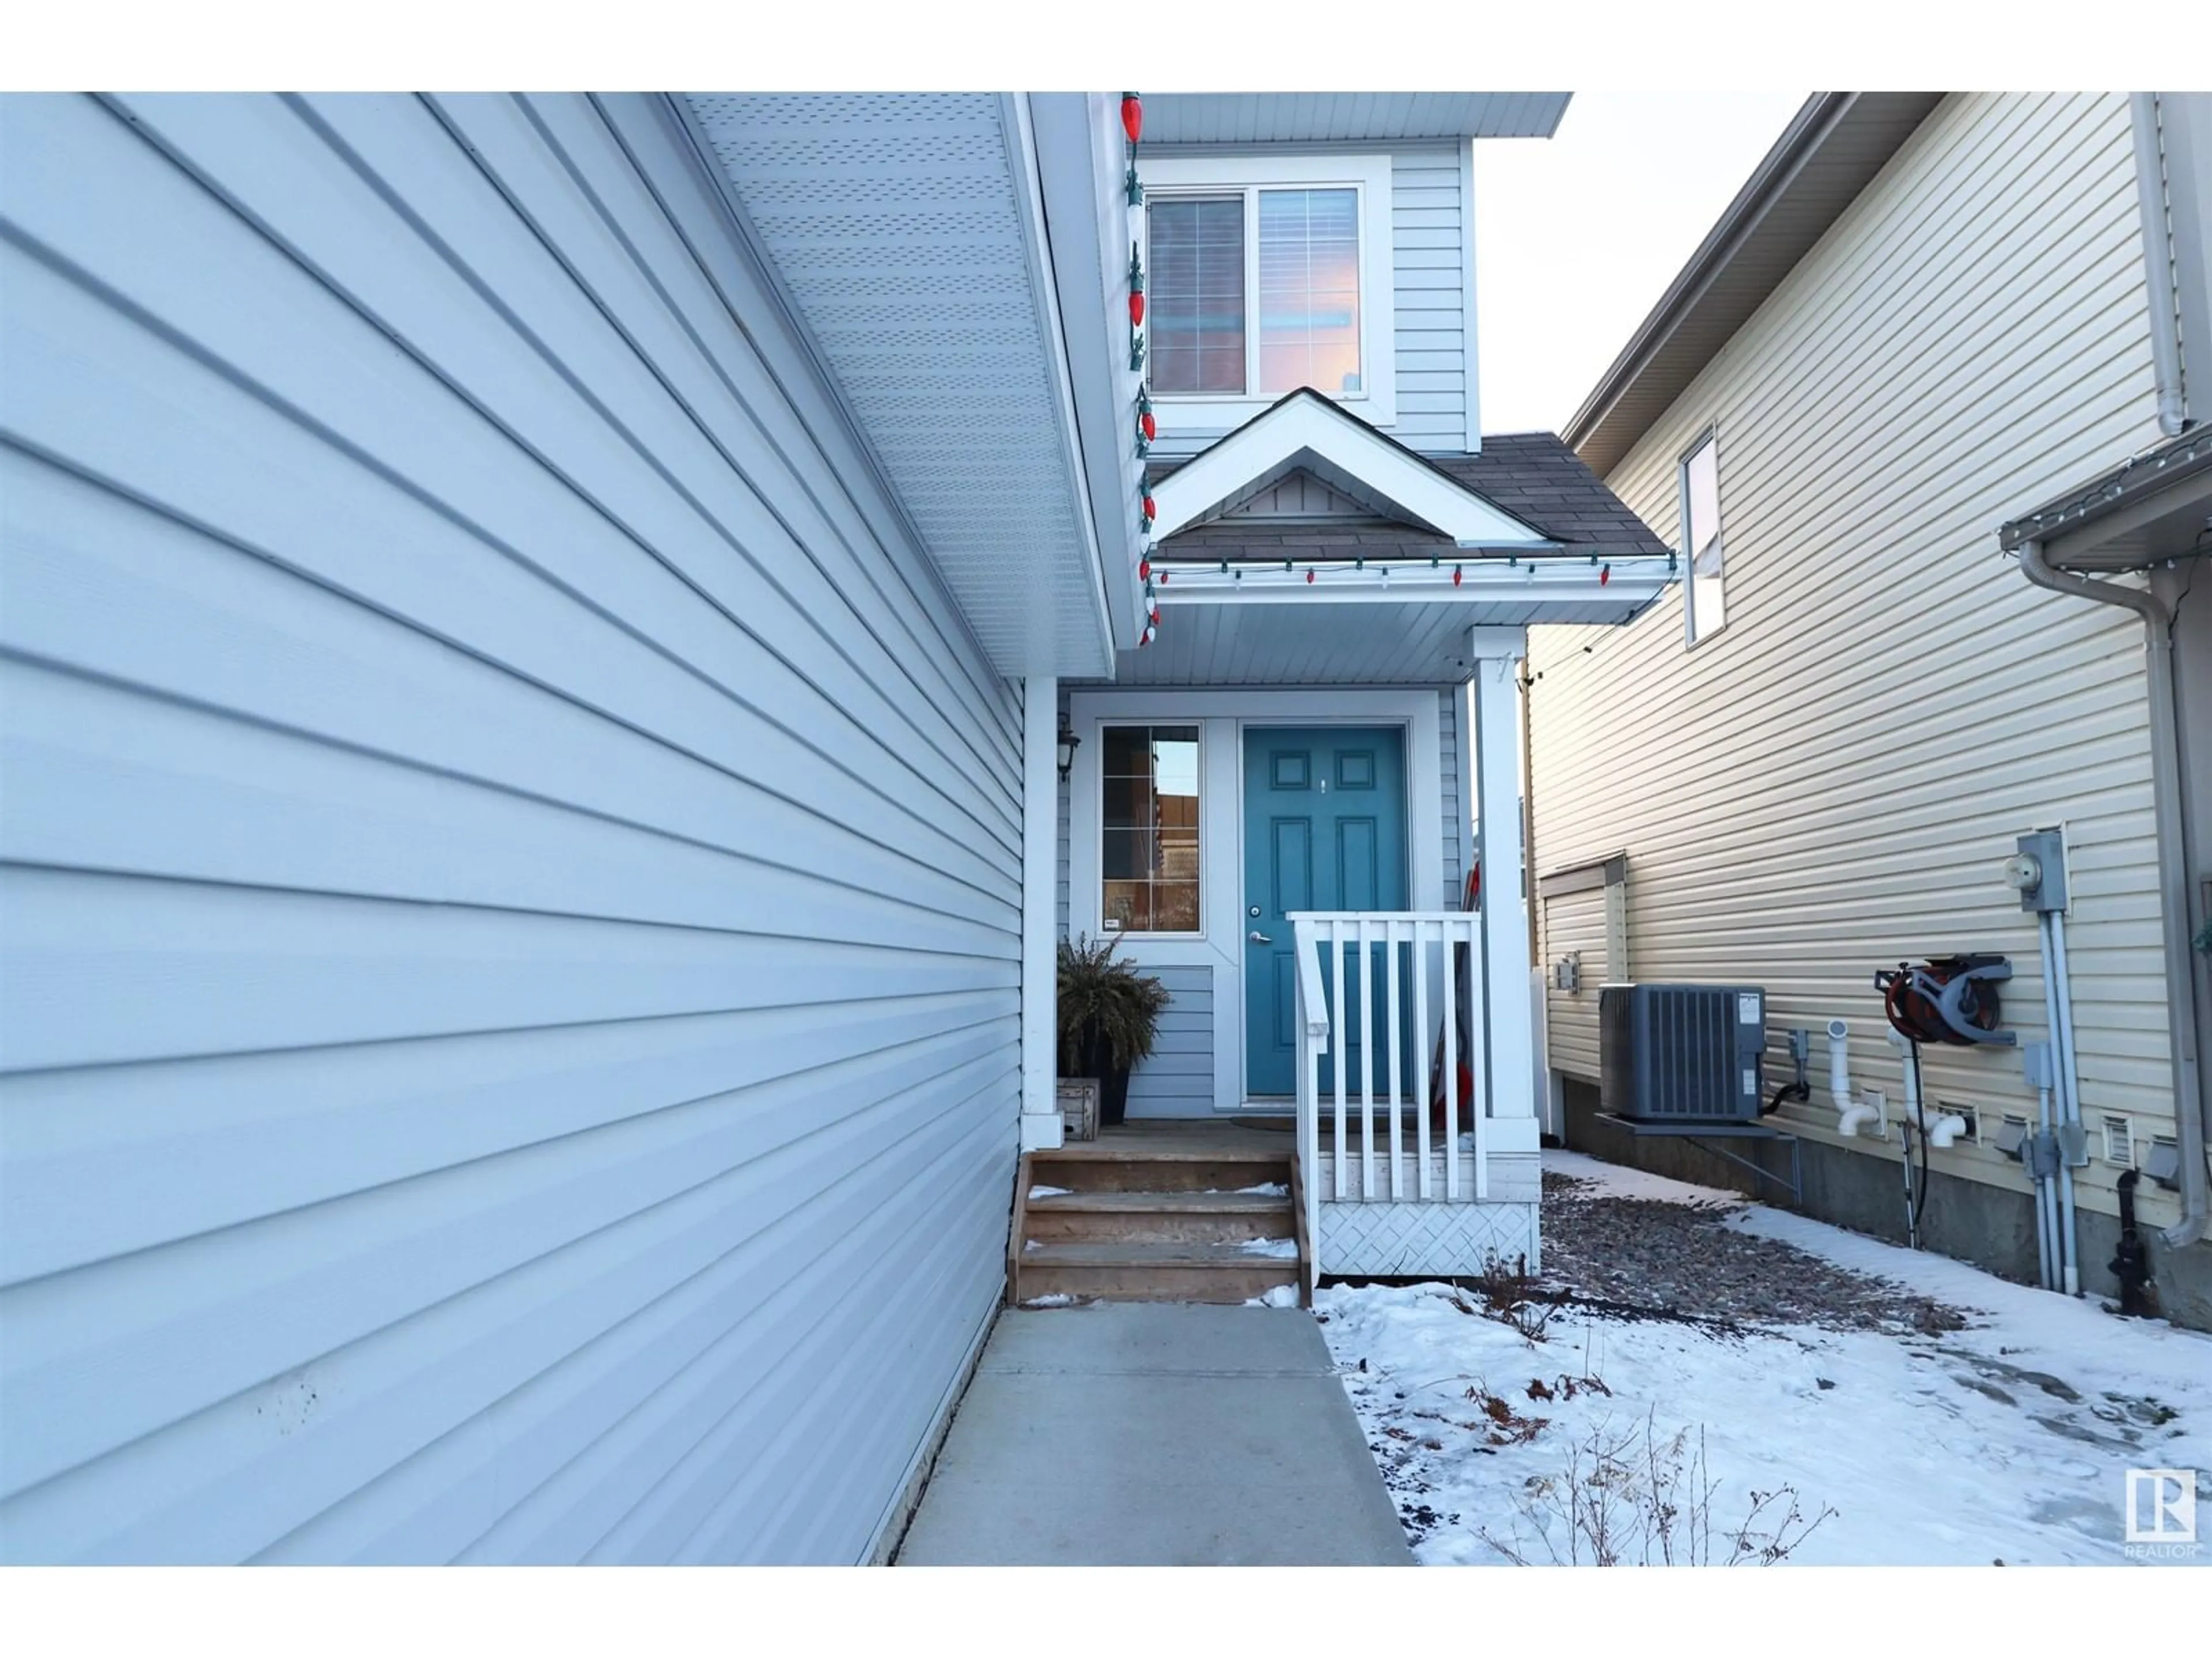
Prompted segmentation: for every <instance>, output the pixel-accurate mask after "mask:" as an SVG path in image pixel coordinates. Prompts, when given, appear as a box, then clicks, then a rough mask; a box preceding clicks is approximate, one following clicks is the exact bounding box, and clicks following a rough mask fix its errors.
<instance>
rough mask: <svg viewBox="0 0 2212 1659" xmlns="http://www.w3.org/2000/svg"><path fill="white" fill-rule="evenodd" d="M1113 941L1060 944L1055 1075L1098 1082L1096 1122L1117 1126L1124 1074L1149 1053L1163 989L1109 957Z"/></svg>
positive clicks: (1125, 1098) (1125, 1091) (1124, 1098)
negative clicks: (1058, 1066)
mask: <svg viewBox="0 0 2212 1659" xmlns="http://www.w3.org/2000/svg"><path fill="white" fill-rule="evenodd" d="M1120 942H1121V941H1120V940H1118V939H1097V940H1094V939H1091V937H1090V936H1089V935H1088V934H1085V935H1083V936H1082V937H1080V938H1079V939H1076V941H1075V942H1074V943H1073V944H1072V945H1071V944H1070V943H1068V941H1067V940H1066V939H1062V940H1061V941H1060V1075H1061V1076H1063V1077H1095V1078H1097V1079H1098V1121H1099V1122H1100V1123H1101V1124H1102V1125H1105V1124H1115V1123H1119V1122H1121V1120H1122V1116H1123V1115H1124V1114H1125V1113H1126V1112H1127V1109H1128V1103H1129V1068H1130V1067H1131V1066H1134V1065H1135V1064H1136V1063H1137V1062H1138V1061H1139V1060H1143V1059H1144V1058H1145V1057H1146V1055H1148V1054H1151V1053H1152V1044H1153V1043H1154V1042H1155V1041H1157V1040H1158V1036H1159V1030H1160V1014H1161V1012H1162V1011H1163V1010H1164V1009H1165V1008H1166V1007H1167V1006H1168V993H1167V987H1165V986H1164V985H1162V984H1161V983H1160V982H1159V981H1158V980H1157V979H1155V978H1153V977H1152V975H1149V974H1140V973H1139V972H1138V971H1137V969H1136V968H1135V967H1134V966H1133V964H1131V963H1126V962H1123V961H1121V960H1120V959H1119V958H1117V957H1115V954H1114V947H1115V945H1118V944H1119V943H1120Z"/></svg>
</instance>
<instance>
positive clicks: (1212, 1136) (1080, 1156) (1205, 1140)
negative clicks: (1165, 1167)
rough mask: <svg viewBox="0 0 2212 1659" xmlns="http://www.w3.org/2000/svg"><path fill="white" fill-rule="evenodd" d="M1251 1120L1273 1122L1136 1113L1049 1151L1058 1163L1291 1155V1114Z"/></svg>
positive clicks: (1211, 1160) (1292, 1147)
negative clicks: (1139, 1115) (1144, 1116)
mask: <svg viewBox="0 0 2212 1659" xmlns="http://www.w3.org/2000/svg"><path fill="white" fill-rule="evenodd" d="M1253 1121H1258V1122H1261V1123H1264V1124H1267V1125H1269V1126H1273V1127H1265V1128H1253V1127H1245V1121H1239V1120H1236V1119H1228V1120H1221V1121H1215V1120H1212V1119H1206V1118H1151V1119H1138V1120H1133V1121H1129V1122H1126V1123H1117V1124H1115V1125H1113V1126H1112V1127H1108V1128H1103V1129H1101V1130H1099V1132H1098V1139H1096V1140H1071V1141H1069V1142H1068V1143H1067V1144H1066V1145H1065V1146H1057V1147H1054V1149H1053V1150H1052V1152H1051V1157H1052V1158H1053V1160H1054V1162H1059V1163H1068V1162H1092V1161H1095V1162H1100V1163H1109V1164H1110V1163H1130V1162H1139V1161H1147V1160H1154V1159H1168V1160H1183V1159H1188V1160H1190V1161H1192V1162H1218V1161H1221V1160H1225V1159H1229V1160H1234V1161H1237V1162H1240V1163H1241V1162H1244V1161H1247V1160H1249V1159H1255V1158H1288V1157H1289V1156H1290V1155H1291V1152H1292V1150H1293V1149H1294V1146H1295V1145H1296V1142H1297V1136H1296V1135H1295V1134H1293V1133H1291V1127H1292V1124H1293V1123H1294V1121H1295V1120H1294V1119H1292V1118H1291V1117H1289V1116H1287V1115H1285V1116H1283V1117H1279V1118H1275V1117H1269V1118H1261V1119H1258V1120H1253Z"/></svg>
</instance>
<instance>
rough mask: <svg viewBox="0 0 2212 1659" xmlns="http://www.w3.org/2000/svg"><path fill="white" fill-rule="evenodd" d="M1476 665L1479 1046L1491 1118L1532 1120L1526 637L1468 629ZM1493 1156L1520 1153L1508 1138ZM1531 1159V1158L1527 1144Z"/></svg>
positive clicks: (1514, 630)
mask: <svg viewBox="0 0 2212 1659" xmlns="http://www.w3.org/2000/svg"><path fill="white" fill-rule="evenodd" d="M1527 653H1528V635H1527V633H1526V632H1525V631H1524V630H1522V629H1518V628H1475V629H1469V630H1468V658H1469V660H1470V661H1472V662H1473V663H1474V777H1475V787H1474V802H1475V818H1476V822H1477V823H1479V824H1480V826H1481V829H1482V837H1481V842H1482V964H1483V975H1482V987H1483V1005H1484V1006H1483V1040H1484V1046H1485V1048H1486V1053H1487V1055H1488V1060H1489V1070H1490V1079H1489V1081H1490V1092H1489V1095H1488V1101H1489V1107H1490V1114H1491V1115H1492V1117H1493V1118H1505V1119H1514V1118H1519V1119H1525V1120H1527V1121H1528V1126H1529V1127H1531V1128H1532V1129H1533V1127H1534V1121H1535V1115H1536V1073H1535V1055H1534V1042H1533V1040H1532V1036H1531V1031H1530V1018H1531V1017H1530V1014H1529V1009H1528V1003H1529V990H1528V969H1529V961H1528V927H1527V924H1526V923H1525V921H1523V919H1522V914H1521V903H1522V898H1521V704H1520V697H1521V686H1520V676H1521V660H1522V658H1523V657H1524V656H1525V655H1527ZM1493 1145H1494V1146H1496V1148H1497V1150H1498V1151H1501V1152H1502V1151H1507V1150H1516V1151H1517V1150H1521V1149H1520V1148H1519V1147H1518V1146H1515V1145H1513V1144H1512V1138H1511V1137H1499V1138H1494V1139H1493ZM1527 1150H1528V1151H1531V1152H1533V1151H1534V1150H1535V1141H1534V1138H1533V1135H1532V1136H1531V1137H1530V1138H1529V1139H1528V1147H1527Z"/></svg>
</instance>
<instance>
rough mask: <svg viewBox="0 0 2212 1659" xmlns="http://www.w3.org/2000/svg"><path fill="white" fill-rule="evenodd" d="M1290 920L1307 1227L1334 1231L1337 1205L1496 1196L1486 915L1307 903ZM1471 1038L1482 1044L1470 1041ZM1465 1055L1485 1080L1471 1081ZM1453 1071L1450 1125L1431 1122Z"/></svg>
mask: <svg viewBox="0 0 2212 1659" xmlns="http://www.w3.org/2000/svg"><path fill="white" fill-rule="evenodd" d="M1289 920H1290V922H1291V927H1292V928H1293V929H1294V930H1295V933H1296V936H1297V994H1296V995H1297V1031H1298V1042H1299V1048H1298V1094H1297V1100H1298V1158H1299V1162H1300V1164H1302V1165H1303V1166H1304V1175H1305V1183H1304V1185H1305V1206H1306V1231H1307V1237H1310V1238H1312V1239H1315V1240H1318V1239H1320V1237H1322V1226H1321V1209H1322V1205H1324V1204H1327V1203H1353V1204H1357V1203H1363V1202H1366V1203H1379V1202H1389V1203H1400V1204H1403V1203H1420V1204H1428V1203H1437V1204H1474V1203H1480V1202H1483V1201H1485V1200H1487V1199H1488V1198H1489V1196H1490V1160H1489V1158H1488V1156H1487V1153H1488V1148H1487V1147H1486V1145H1485V1142H1486V1139H1487V1137H1486V1133H1485V1123H1486V1113H1485V1111H1484V1106H1483V1101H1482V1085H1481V1078H1482V1060H1481V1054H1480V1044H1481V1041H1482V1036H1481V1018H1482V1016H1481V1012H1480V1011H1481V1009H1482V1006H1483V998H1482V918H1481V915H1480V913H1479V912H1476V911H1471V910H1432V911H1395V912H1375V911H1365V912H1354V911H1343V912H1324V911H1300V912H1297V913H1296V914H1294V915H1291V917H1290V918H1289ZM1347 985H1348V986H1349V987H1351V988H1350V991H1349V995H1350V998H1351V1001H1352V1006H1351V1008H1350V1009H1349V1010H1347V1008H1346V996H1347V988H1346V987H1347ZM1454 1009H1462V1010H1466V1011H1469V1015H1470V1017H1469V1018H1468V1027H1467V1030H1466V1031H1465V1032H1464V1033H1463V1032H1462V1030H1461V1026H1460V1022H1459V1020H1457V1019H1455V1018H1450V1017H1449V1012H1450V1011H1451V1010H1454ZM1409 1022H1410V1023H1409ZM1355 1035H1356V1036H1357V1053H1356V1054H1354V1053H1353V1046H1354V1045H1353V1038H1354V1036H1355ZM1378 1037H1379V1038H1381V1039H1382V1043H1381V1046H1382V1048H1383V1053H1382V1054H1379V1055H1378V1054H1376V1046H1377V1042H1376V1040H1377V1038H1378ZM1470 1039H1471V1044H1470ZM1469 1046H1472V1047H1473V1048H1474V1050H1475V1052H1474V1053H1473V1054H1468V1053H1466V1052H1464V1050H1465V1049H1466V1048H1468V1047H1469ZM1462 1064H1465V1065H1466V1066H1467V1067H1468V1074H1469V1077H1470V1078H1471V1079H1473V1085H1472V1086H1471V1087H1467V1088H1462V1084H1461V1079H1460V1068H1461V1066H1462ZM1378 1072H1379V1073H1380V1074H1379V1075H1378ZM1439 1072H1440V1073H1441V1086H1440V1088H1439V1089H1438V1090H1437V1092H1438V1093H1439V1094H1440V1095H1441V1096H1442V1100H1443V1106H1442V1118H1443V1123H1442V1127H1441V1129H1440V1130H1439V1129H1437V1128H1434V1127H1431V1105H1430V1102H1431V1078H1432V1076H1434V1075H1435V1074H1437V1073H1439ZM1462 1133H1471V1134H1472V1135H1473V1137H1474V1156H1473V1158H1469V1159H1467V1160H1465V1161H1464V1162H1463V1161H1462V1158H1461V1157H1460V1155H1459V1154H1460V1137H1461V1135H1462ZM1437 1143H1441V1144H1437ZM1324 1151H1326V1152H1328V1154H1329V1160H1328V1178H1327V1180H1326V1181H1324V1180H1323V1179H1322V1170H1323V1165H1322V1153H1323V1152H1324ZM1434 1154H1441V1156H1436V1155H1434ZM1318 1266H1319V1264H1316V1267H1318Z"/></svg>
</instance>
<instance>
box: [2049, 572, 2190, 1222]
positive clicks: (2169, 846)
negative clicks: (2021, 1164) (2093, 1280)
mask: <svg viewBox="0 0 2212 1659" xmlns="http://www.w3.org/2000/svg"><path fill="white" fill-rule="evenodd" d="M2019 552H2020V569H2021V574H2022V575H2024V576H2026V577H2027V579H2028V580H2030V581H2032V582H2033V583H2034V584H2035V585H2036V586H2038V587H2047V588H2049V589H2050V590H2051V592H2054V593H2071V594H2072V595H2074V596H2075V598H2076V599H2093V600H2095V601H2096V602H2097V603H2098V604H2100V605H2124V606H2125V607H2126V608H2127V609H2128V610H2130V611H2134V612H2135V613H2136V615H2137V616H2138V617H2142V620H2143V659H2144V664H2145V666H2146V668H2147V670H2148V674H2149V679H2150V685H2149V702H2150V747H2151V808H2152V817H2153V820H2154V823H2155V825H2156V828H2157V831H2158V896H2159V913H2160V933H2162V935H2163V938H2164V943H2165V946H2166V1024H2167V1027H2168V1030H2169V1032H2170V1034H2171V1040H2172V1054H2173V1117H2174V1125H2175V1127H2176V1129H2177V1130H2178V1131H2179V1136H2180V1140H2181V1194H2182V1214H2181V1219H2180V1221H2179V1223H2178V1224H2177V1225H2174V1226H2172V1227H2170V1228H2168V1229H2167V1230H2166V1233H2165V1239H2166V1243H2167V1244H2168V1245H2169V1246H2171V1247H2172V1248H2173V1249H2181V1248H2182V1247H2184V1246H2185V1245H2189V1244H2194V1243H2197V1240H2199V1239H2201V1238H2203V1237H2205V1236H2206V1234H2207V1233H2208V1232H2212V1194H2208V1192H2207V1185H2208V1183H2207V1182H2206V1179H2205V1173H2204V1097H2203V1094H2202V1093H2201V1092H2200V1089H2201V1085H2200V1084H2199V1081H2198V1063H2199V1061H2198V1055H2197V1010H2196V1006H2195V1004H2196V990H2195V986H2196V981H2195V978H2194V977H2193V975H2194V973H2195V968H2194V964H2192V963H2191V961H2190V943H2189V878H2188V872H2187V869H2186V868H2185V866H2184V863H2183V860H2182V834H2183V823H2184V819H2183V815H2182V807H2181V778H2180V775H2179V773H2180V769H2179V760H2180V757H2181V745H2180V742H2179V738H2177V737H2176V735H2175V732H2174V718H2173V613H2172V611H2169V610H2168V609H2167V608H2166V605H2165V604H2164V603H2163V602H2162V601H2161V600H2160V599H2159V598H2158V596H2157V595H2156V594H2154V593H2150V592H2146V591H2145V590H2143V589H2142V588H2139V587H2129V586H2124V584H2122V583H2119V582H2115V581H2092V580H2089V579H2088V578H2087V577H2084V576H2077V575H2075V574H2073V573H2072V572H2070V571H2065V570H2058V569H2055V568H2052V567H2051V565H2050V564H2048V563H2046V562H2045V560H2044V556H2043V544H2042V543H2041V542H2040V541H2035V540H2029V541H2023V542H2021V544H2020V547H2019Z"/></svg>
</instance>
